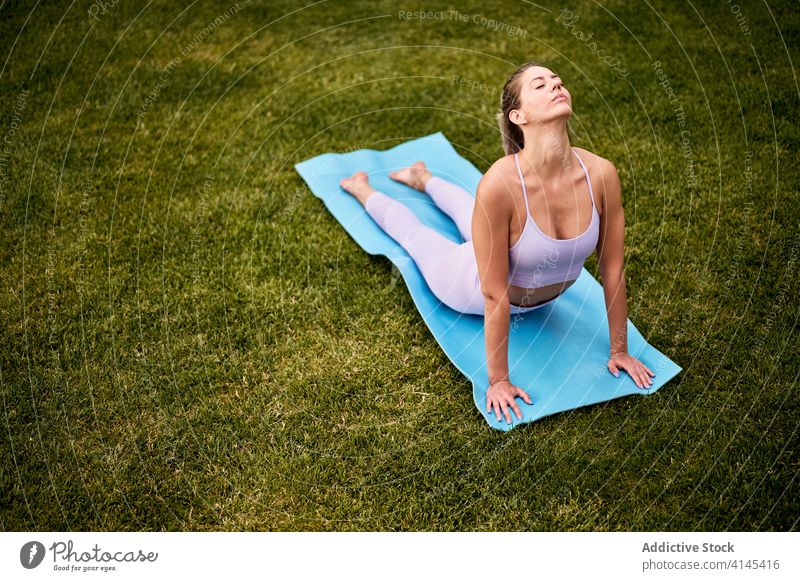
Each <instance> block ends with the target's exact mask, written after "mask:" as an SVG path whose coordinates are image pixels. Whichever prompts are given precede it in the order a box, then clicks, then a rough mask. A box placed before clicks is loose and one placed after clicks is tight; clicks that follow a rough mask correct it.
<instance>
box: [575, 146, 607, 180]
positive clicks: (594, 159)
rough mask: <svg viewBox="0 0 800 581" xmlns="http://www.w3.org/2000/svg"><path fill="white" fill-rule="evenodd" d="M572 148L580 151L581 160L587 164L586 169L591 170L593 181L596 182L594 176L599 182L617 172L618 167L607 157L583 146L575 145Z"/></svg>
mask: <svg viewBox="0 0 800 581" xmlns="http://www.w3.org/2000/svg"><path fill="white" fill-rule="evenodd" d="M572 149H574V150H575V151H576V152H577V153H578V155H579V156H580V158H581V161H583V163H584V164H586V169H587V170H588V171H589V175H591V176H592V182H594V178H597V179H598V181H599V182H605V179H606V178H608V177H611V176H613V175H614V174H616V172H617V168H616V167H614V164H613V163H612V162H610V161H609V160H607V159H606V158H604V157H600V156H599V155H597V154H596V153H593V152H591V151H589V150H588V149H583V148H582V147H573V148H572Z"/></svg>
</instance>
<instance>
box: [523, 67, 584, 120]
mask: <svg viewBox="0 0 800 581" xmlns="http://www.w3.org/2000/svg"><path fill="white" fill-rule="evenodd" d="M520 81H521V84H520V103H521V107H520V108H519V109H517V110H516V111H519V113H520V115H521V117H520V121H521V120H522V119H524V120H525V121H527V122H530V121H536V120H538V121H549V120H551V119H553V118H555V117H563V116H565V115H566V116H567V117H569V116H570V115H571V114H572V97H571V96H570V94H569V91H567V90H566V89H565V88H564V86H563V85H562V84H561V78H560V77H559V76H558V75H557V74H556V73H554V72H553V71H551V70H550V69H548V68H545V67H530V68H529V69H527V70H526V71H525V72H524V73H522V77H521V79H520ZM511 120H512V121H515V122H517V123H519V122H520V121H517V120H516V119H514V117H511Z"/></svg>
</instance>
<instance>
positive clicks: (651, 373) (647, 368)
mask: <svg viewBox="0 0 800 581" xmlns="http://www.w3.org/2000/svg"><path fill="white" fill-rule="evenodd" d="M642 367H644V368H645V370H647V373H649V374H650V375H652V376H653V377H655V376H656V374H655V373H653V372H652V371H650V368H649V367H648V366H647V365H644V364H642Z"/></svg>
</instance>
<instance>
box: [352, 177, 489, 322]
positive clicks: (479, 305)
mask: <svg viewBox="0 0 800 581" xmlns="http://www.w3.org/2000/svg"><path fill="white" fill-rule="evenodd" d="M434 189H438V187H437V186H436V185H434ZM439 191H441V190H439ZM467 195H469V194H467ZM364 209H365V210H366V211H367V213H368V214H369V215H370V216H371V217H372V219H373V220H375V222H377V224H378V225H379V226H380V227H381V228H382V229H383V230H384V232H386V233H387V234H389V236H391V237H392V238H394V240H396V241H397V243H398V244H400V245H401V246H402V247H403V248H405V250H406V251H407V252H408V253H409V255H411V258H413V259H414V262H415V263H416V265H417V268H419V270H420V272H421V273H422V276H423V277H424V278H425V282H426V283H427V284H428V286H429V287H430V289H431V292H433V294H434V295H435V296H436V297H437V298H438V299H439V300H440V301H442V302H443V303H444V304H446V305H447V306H448V307H450V308H451V309H454V310H456V311H458V312H461V313H467V314H475V315H483V295H482V294H481V292H480V284H479V279H478V269H477V264H476V262H475V252H474V250H473V249H472V242H469V241H468V242H464V243H462V244H456V243H455V242H453V241H452V240H450V239H449V238H446V237H444V236H442V235H441V234H439V233H438V232H437V231H436V230H434V229H433V228H430V227H428V226H426V225H424V224H423V223H422V222H420V220H419V218H417V216H416V215H415V214H414V212H412V211H411V210H410V209H409V208H408V206H406V205H405V204H403V203H401V202H398V201H397V200H395V199H394V198H392V197H390V196H387V195H386V194H384V193H383V192H380V191H377V190H376V191H373V192H372V193H371V194H370V195H369V197H368V198H367V200H366V203H365V204H364ZM456 223H457V224H458V222H456ZM460 229H461V228H460V227H459V230H460Z"/></svg>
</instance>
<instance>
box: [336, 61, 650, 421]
mask: <svg viewBox="0 0 800 581" xmlns="http://www.w3.org/2000/svg"><path fill="white" fill-rule="evenodd" d="M501 105H502V111H501V112H500V113H499V114H498V119H499V122H500V129H501V131H502V133H503V147H504V149H505V152H506V156H505V157H502V158H500V159H499V160H497V161H496V162H495V163H494V164H493V165H492V167H490V168H489V170H488V171H487V172H486V174H485V175H484V176H483V178H482V179H481V181H480V183H479V184H478V188H477V191H476V195H475V197H474V198H473V197H472V196H471V195H470V194H469V193H468V192H466V191H465V190H464V189H463V188H461V187H459V186H457V185H455V184H452V183H450V182H448V181H446V180H444V179H442V178H439V177H436V176H432V175H431V173H430V171H428V169H427V168H426V167H425V164H424V163H422V162H419V161H418V162H416V163H415V164H413V165H412V166H410V167H407V168H405V169H402V170H400V171H396V172H393V173H392V174H390V177H391V178H392V179H394V180H396V181H399V182H402V183H404V184H406V185H408V186H410V187H412V188H415V189H417V190H419V191H421V192H426V193H427V194H428V195H430V197H431V198H432V200H433V202H434V203H435V204H436V205H437V206H438V207H439V208H440V209H441V210H442V211H444V212H445V213H446V214H447V215H448V216H450V217H451V218H452V219H453V221H454V222H455V224H456V226H457V227H458V230H459V232H460V233H461V236H462V237H463V238H464V242H463V243H461V244H456V243H454V242H453V241H452V240H450V239H448V238H446V237H445V236H442V235H441V234H439V233H438V232H436V231H435V230H433V229H432V228H429V227H427V226H425V225H424V224H422V223H421V222H420V221H419V219H418V218H417V217H416V216H415V215H414V213H413V212H412V211H411V210H410V209H409V208H408V207H407V206H406V205H405V204H402V203H400V202H398V201H397V200H395V199H394V198H391V197H389V196H387V195H386V194H384V193H382V192H380V191H377V190H375V189H373V188H372V187H371V186H370V185H369V180H368V179H367V174H365V173H364V172H356V173H355V174H353V175H352V176H351V177H349V178H345V179H343V180H341V182H340V185H341V186H342V188H344V189H345V190H347V191H348V192H350V193H351V194H352V195H353V196H355V197H356V198H357V199H358V201H359V202H361V204H362V205H363V206H364V208H365V210H366V211H367V213H369V215H370V216H371V217H372V218H373V219H374V220H375V221H376V222H377V223H378V224H379V225H380V227H381V228H382V229H383V230H384V231H385V232H386V233H387V234H389V235H390V236H391V237H392V238H394V239H395V240H396V241H397V242H398V243H399V244H400V245H401V246H403V248H405V249H406V251H407V252H408V253H409V255H411V257H412V258H413V259H414V261H415V263H416V264H417V267H418V268H419V270H420V272H421V273H422V275H423V276H424V277H425V281H426V282H427V284H428V286H429V287H430V289H431V291H432V292H433V293H434V294H435V295H436V297H437V298H439V300H441V301H442V302H443V303H444V304H446V305H447V306H448V307H450V308H452V309H454V310H456V311H459V312H462V313H468V314H476V315H483V316H484V328H485V335H486V353H487V369H488V373H489V390H488V391H487V393H486V400H487V408H486V409H487V411H488V412H489V413H491V412H492V408H494V412H495V414H496V416H497V419H498V421H499V420H500V414H501V412H502V414H503V415H504V416H505V418H506V422H508V423H510V422H511V416H510V415H509V408H511V409H513V410H514V413H515V414H516V415H517V417H518V418H520V419H522V413H521V411H520V409H519V406H518V405H517V403H516V401H515V398H516V397H521V398H522V399H524V400H525V401H526V402H527V403H529V404H530V403H532V402H531V399H530V396H529V395H528V394H527V393H526V392H525V391H524V390H522V389H521V388H519V387H517V386H516V385H514V384H512V383H511V381H510V380H509V373H508V333H509V318H510V315H512V314H518V313H526V312H529V311H532V310H534V309H538V308H541V307H543V306H545V305H547V304H550V303H552V302H553V301H555V300H556V298H557V297H558V295H560V294H561V293H563V292H564V291H565V290H566V289H567V288H569V287H570V286H571V285H572V284H573V283H574V282H575V280H576V279H577V278H578V276H579V275H580V273H581V269H582V267H583V264H584V262H585V260H586V258H588V257H589V256H590V255H591V254H592V252H593V251H594V250H595V249H596V250H597V257H598V265H599V270H600V276H601V278H602V282H603V294H604V296H605V301H606V311H607V314H608V328H609V337H610V339H611V340H610V356H609V360H608V370H609V371H610V372H611V373H613V374H614V375H616V376H617V377H619V369H624V370H625V371H626V372H627V373H628V374H630V376H631V378H632V379H633V380H634V382H635V383H636V385H637V386H638V387H640V388H649V386H650V385H652V380H651V379H650V377H649V376H655V374H654V373H653V372H652V371H650V369H648V368H647V367H646V366H645V365H644V364H642V363H641V362H640V361H639V360H638V359H636V358H635V357H633V356H632V355H630V354H629V353H628V348H627V346H628V342H627V327H626V323H627V319H628V308H627V304H626V303H627V299H626V290H625V278H624V273H623V262H624V249H623V242H624V227H625V219H624V215H623V209H622V202H621V194H620V183H619V177H618V175H617V171H616V168H615V167H614V165H613V164H612V163H611V162H609V161H607V160H605V159H603V158H601V157H599V156H597V155H595V154H593V153H591V152H589V151H586V150H585V149H579V148H573V147H571V146H570V142H569V135H568V131H567V122H568V121H569V118H570V116H571V115H572V100H571V97H570V94H569V92H568V91H567V90H566V89H565V88H564V86H563V84H562V82H561V79H560V78H559V77H558V75H556V74H555V73H553V71H551V70H550V69H549V68H547V67H545V66H543V65H541V64H540V63H534V62H529V63H525V64H524V65H522V66H521V67H520V68H519V69H517V70H516V71H515V72H514V74H512V75H511V77H509V79H508V81H506V84H505V86H504V87H503V94H502V99H501ZM473 210H478V211H473Z"/></svg>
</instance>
